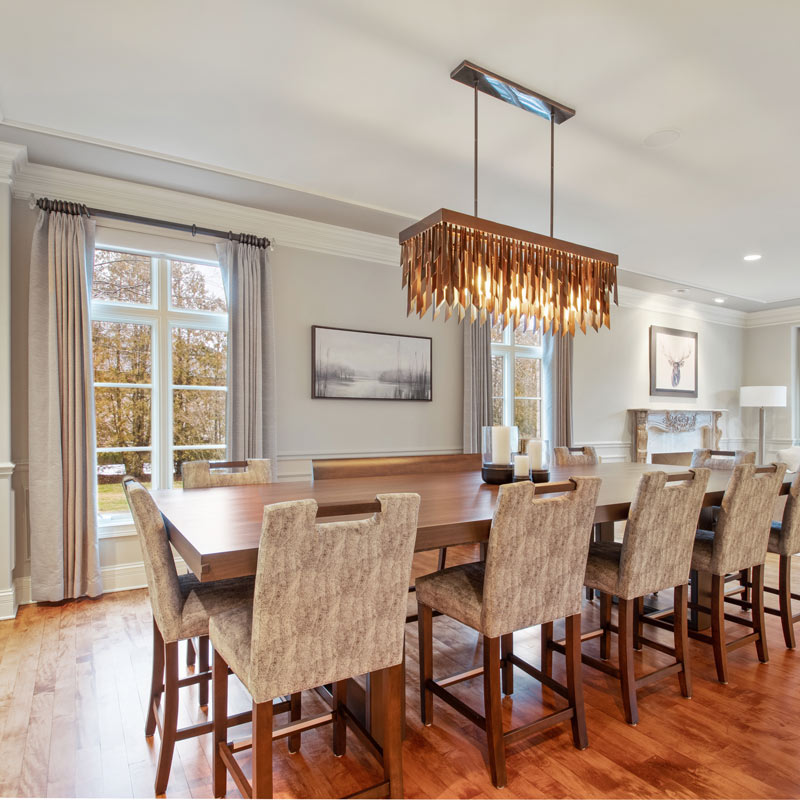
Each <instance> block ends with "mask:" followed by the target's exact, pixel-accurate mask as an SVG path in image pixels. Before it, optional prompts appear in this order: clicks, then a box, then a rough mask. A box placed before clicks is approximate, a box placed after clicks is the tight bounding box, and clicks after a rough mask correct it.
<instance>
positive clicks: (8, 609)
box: [0, 586, 19, 620]
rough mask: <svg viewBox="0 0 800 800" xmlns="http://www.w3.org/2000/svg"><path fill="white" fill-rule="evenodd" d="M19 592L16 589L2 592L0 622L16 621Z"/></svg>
mask: <svg viewBox="0 0 800 800" xmlns="http://www.w3.org/2000/svg"><path fill="white" fill-rule="evenodd" d="M18 606H19V603H18V602H17V591H16V587H15V586H12V587H11V588H10V589H3V590H2V591H0V620H2V619H14V617H16V616H17V607H18Z"/></svg>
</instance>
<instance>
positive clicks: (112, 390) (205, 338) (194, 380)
mask: <svg viewBox="0 0 800 800" xmlns="http://www.w3.org/2000/svg"><path fill="white" fill-rule="evenodd" d="M227 331H228V315H227V305H226V302H225V292H224V289H223V286H222V275H221V272H220V268H219V265H218V264H214V263H202V262H199V261H182V260H178V259H176V258H174V257H166V256H159V255H152V254H149V253H142V252H129V251H124V250H112V249H108V248H107V249H103V248H98V249H97V250H95V258H94V274H93V281H92V347H93V352H94V387H95V389H94V392H95V413H96V431H97V481H98V487H97V489H98V514H99V518H100V522H101V524H103V523H113V522H114V521H115V520H119V519H120V518H127V517H128V516H129V514H128V506H127V503H126V502H125V496H124V494H123V491H122V477H123V475H125V474H131V475H134V476H136V477H137V478H138V479H139V480H140V481H142V482H143V483H144V484H145V485H147V486H152V487H153V488H158V489H169V488H172V487H173V486H180V472H181V464H182V463H183V462H184V461H190V460H194V459H219V458H220V457H221V456H223V455H224V449H225V393H226V391H227V390H226V371H227V340H228V333H227Z"/></svg>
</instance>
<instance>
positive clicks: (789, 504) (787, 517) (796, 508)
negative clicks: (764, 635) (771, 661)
mask: <svg viewBox="0 0 800 800" xmlns="http://www.w3.org/2000/svg"><path fill="white" fill-rule="evenodd" d="M767 552H768V553H774V554H775V555H777V556H778V588H777V589H776V588H775V587H774V586H764V591H765V592H768V593H769V594H776V595H778V608H770V607H769V606H768V605H766V604H765V605H764V612H765V613H766V614H774V615H775V616H777V617H780V618H781V625H782V627H783V639H784V641H785V642H786V647H788V648H789V649H790V650H793V649H794V648H795V636H794V624H795V623H796V622H797V621H798V620H800V614H792V600H800V594H797V593H795V592H792V556H793V555H795V554H796V553H800V475H798V476H797V477H796V478H795V479H794V483H793V484H792V486H791V488H790V489H789V494H788V496H787V498H786V506H785V507H784V509H783V519H782V520H781V522H773V523H772V530H771V531H770V534H769V543H768V545H767ZM746 588H748V589H750V588H752V583H750V582H749V581H748V583H747V585H746ZM725 600H726V602H736V603H737V605H740V606H742V605H743V606H744V607H745V608H747V607H749V606H750V603H749V602H746V603H738V602H737V601H735V600H733V599H732V598H729V597H726V598H725Z"/></svg>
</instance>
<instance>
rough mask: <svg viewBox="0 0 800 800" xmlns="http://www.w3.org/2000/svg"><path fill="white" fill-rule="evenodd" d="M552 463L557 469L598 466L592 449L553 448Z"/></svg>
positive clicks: (596, 457) (598, 460)
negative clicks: (553, 462)
mask: <svg viewBox="0 0 800 800" xmlns="http://www.w3.org/2000/svg"><path fill="white" fill-rule="evenodd" d="M553 461H555V464H556V466H557V467H579V466H591V465H592V464H599V463H600V459H599V458H598V456H597V450H595V449H594V447H589V446H584V447H554V448H553Z"/></svg>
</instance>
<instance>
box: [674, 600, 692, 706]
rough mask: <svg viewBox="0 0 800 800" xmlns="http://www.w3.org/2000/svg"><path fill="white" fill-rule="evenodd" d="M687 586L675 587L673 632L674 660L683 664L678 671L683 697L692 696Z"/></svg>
mask: <svg viewBox="0 0 800 800" xmlns="http://www.w3.org/2000/svg"><path fill="white" fill-rule="evenodd" d="M688 599H689V587H688V586H687V585H686V584H683V585H682V586H676V587H675V600H674V603H673V605H674V607H675V624H674V627H673V634H674V637H675V660H676V661H679V662H680V663H681V664H682V665H683V669H682V670H681V671H680V672H679V673H678V681H679V683H680V685H681V694H682V695H683V696H684V697H691V696H692V672H691V669H690V667H689V615H688V608H687V602H688Z"/></svg>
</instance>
